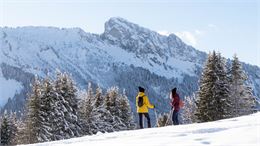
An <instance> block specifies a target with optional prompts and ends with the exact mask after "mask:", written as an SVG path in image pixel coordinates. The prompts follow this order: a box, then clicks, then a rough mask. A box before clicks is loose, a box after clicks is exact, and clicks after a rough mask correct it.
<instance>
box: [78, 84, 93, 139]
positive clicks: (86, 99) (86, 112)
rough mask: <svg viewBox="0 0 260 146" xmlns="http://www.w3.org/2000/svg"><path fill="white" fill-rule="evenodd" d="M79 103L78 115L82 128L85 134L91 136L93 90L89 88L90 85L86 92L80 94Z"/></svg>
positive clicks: (89, 85) (89, 86)
mask: <svg viewBox="0 0 260 146" xmlns="http://www.w3.org/2000/svg"><path fill="white" fill-rule="evenodd" d="M80 99H81V100H80V103H79V115H80V119H81V120H82V122H81V123H82V127H83V130H84V133H85V134H93V133H92V132H91V129H93V127H92V126H93V125H92V123H91V122H92V121H91V117H90V115H91V112H92V111H93V108H94V107H93V102H94V101H93V99H94V95H93V89H92V87H91V83H89V84H88V89H87V92H84V93H82V94H81V98H80Z"/></svg>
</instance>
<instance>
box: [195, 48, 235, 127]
mask: <svg viewBox="0 0 260 146" xmlns="http://www.w3.org/2000/svg"><path fill="white" fill-rule="evenodd" d="M230 105H231V103H230V90H229V84H228V78H227V71H226V66H225V61H224V60H223V58H222V57H221V55H220V54H218V55H217V54H216V53H215V51H213V53H212V54H211V53H210V54H209V56H208V59H207V62H206V65H205V68H204V70H203V73H202V76H201V79H200V86H199V91H198V101H197V109H196V117H197V119H198V121H199V122H208V121H215V120H219V119H223V118H227V117H230V112H231V106H230Z"/></svg>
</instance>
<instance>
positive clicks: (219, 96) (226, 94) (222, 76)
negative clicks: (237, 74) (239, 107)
mask: <svg viewBox="0 0 260 146" xmlns="http://www.w3.org/2000/svg"><path fill="white" fill-rule="evenodd" d="M216 66H217V68H216V74H217V77H218V79H217V81H216V84H215V87H214V89H213V90H214V91H215V94H214V99H215V101H216V103H215V106H214V107H215V111H217V113H218V114H217V115H216V118H217V119H224V118H230V117H232V113H231V112H232V106H231V104H232V103H231V97H230V84H229V79H228V72H227V66H226V60H225V58H223V57H222V56H221V54H220V53H218V54H217V62H216Z"/></svg>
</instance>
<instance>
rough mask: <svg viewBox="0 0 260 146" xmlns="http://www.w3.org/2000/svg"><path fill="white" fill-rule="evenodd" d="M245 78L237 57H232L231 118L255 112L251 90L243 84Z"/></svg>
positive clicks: (254, 99)
mask: <svg viewBox="0 0 260 146" xmlns="http://www.w3.org/2000/svg"><path fill="white" fill-rule="evenodd" d="M246 80H247V76H246V74H245V72H244V71H243V69H242V65H241V63H240V62H239V60H238V57H237V56H236V55H234V57H233V60H232V66H231V69H230V84H231V99H232V105H233V112H232V114H233V116H235V117H238V116H242V115H247V114H251V113H253V112H254V111H255V101H256V98H255V97H254V96H253V93H252V88H250V87H249V86H247V85H246V84H245V82H246Z"/></svg>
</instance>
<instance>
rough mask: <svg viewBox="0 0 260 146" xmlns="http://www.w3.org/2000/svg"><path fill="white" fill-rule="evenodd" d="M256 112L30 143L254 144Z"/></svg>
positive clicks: (258, 137)
mask: <svg viewBox="0 0 260 146" xmlns="http://www.w3.org/2000/svg"><path fill="white" fill-rule="evenodd" d="M259 120H260V113H256V114H253V115H248V116H244V117H238V118H233V119H226V120H220V121H215V122H209V123H200V124H191V125H179V126H167V127H162V128H150V129H142V130H132V131H122V132H114V133H105V134H102V133H98V134H96V135H92V136H85V137H81V138H73V139H68V140H62V141H56V142H46V143H39V144H32V145H31V146H61V145H68V146H70V145H71V146H74V145H77V146H86V145H91V146H92V145H95V146H104V145H108V146H122V145H124V146H133V145H135V146H143V145H149V146H173V145H177V146H205V145H209V146H258V145H260V133H259V132H260V121H259Z"/></svg>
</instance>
